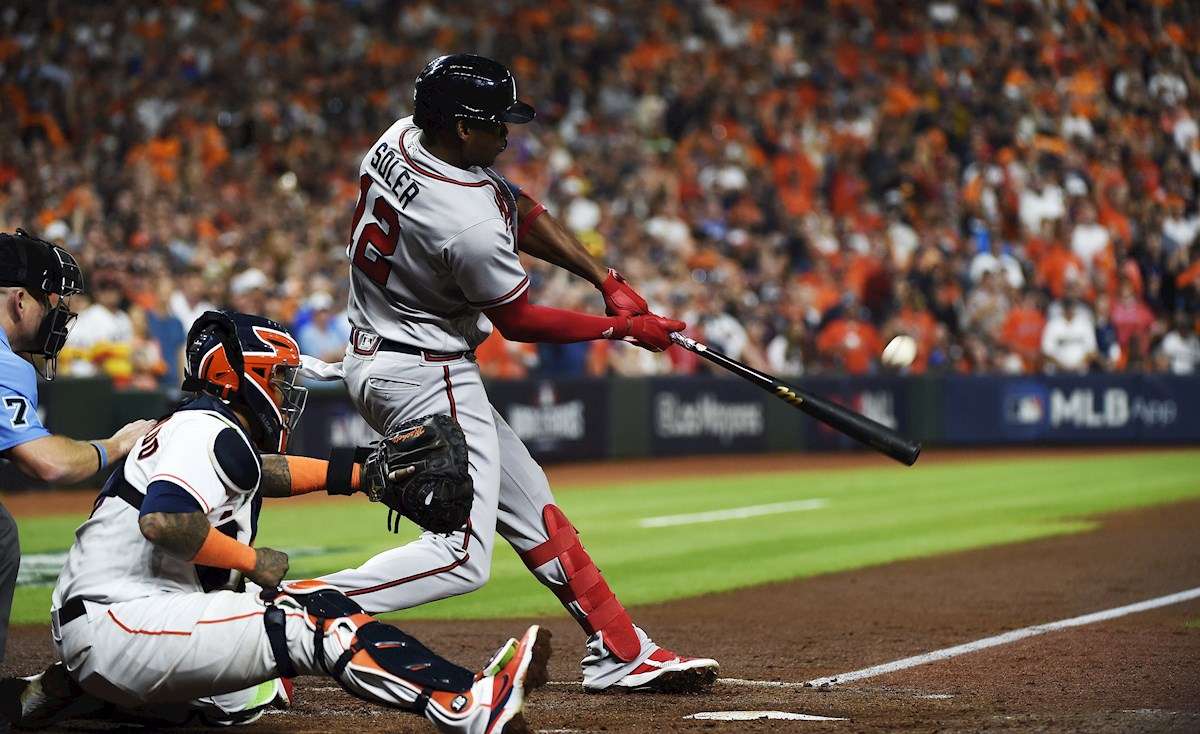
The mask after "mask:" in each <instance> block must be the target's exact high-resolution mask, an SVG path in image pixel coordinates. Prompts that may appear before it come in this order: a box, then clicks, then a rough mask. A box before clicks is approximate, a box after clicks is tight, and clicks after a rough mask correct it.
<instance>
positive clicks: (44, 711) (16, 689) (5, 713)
mask: <svg viewBox="0 0 1200 734" xmlns="http://www.w3.org/2000/svg"><path fill="white" fill-rule="evenodd" d="M105 706H106V705H105V704H104V702H102V701H100V700H99V699H96V698H93V697H92V696H89V695H88V694H86V693H84V692H83V691H82V690H80V689H79V686H78V685H77V684H76V683H75V682H74V681H73V680H71V679H70V677H69V676H68V675H67V669H66V667H65V666H63V664H62V663H54V664H53V665H51V666H50V667H49V668H46V670H45V671H43V672H41V673H38V674H37V675H31V676H29V677H27V678H5V679H4V680H3V681H0V717H3V719H5V720H7V721H8V722H9V723H10V724H11V725H12V727H13V728H14V729H44V728H46V727H48V726H52V725H54V724H57V723H59V722H61V721H65V720H67V719H72V718H76V717H80V716H87V715H89V714H94V713H96V712H98V711H101V710H102V709H104V708H105Z"/></svg>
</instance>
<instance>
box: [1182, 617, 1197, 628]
mask: <svg viewBox="0 0 1200 734" xmlns="http://www.w3.org/2000/svg"><path fill="white" fill-rule="evenodd" d="M1183 626H1184V627H1187V628H1188V629H1192V630H1200V619H1189V620H1188V621H1186V622H1184V623H1183Z"/></svg>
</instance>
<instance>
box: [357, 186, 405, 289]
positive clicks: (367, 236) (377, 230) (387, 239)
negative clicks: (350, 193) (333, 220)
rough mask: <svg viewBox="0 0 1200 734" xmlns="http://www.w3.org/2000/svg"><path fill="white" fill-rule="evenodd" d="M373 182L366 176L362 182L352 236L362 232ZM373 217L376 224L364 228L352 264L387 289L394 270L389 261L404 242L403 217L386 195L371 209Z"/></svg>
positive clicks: (377, 198)
mask: <svg viewBox="0 0 1200 734" xmlns="http://www.w3.org/2000/svg"><path fill="white" fill-rule="evenodd" d="M372 183H373V182H372V180H371V177H370V176H366V175H364V176H362V177H361V178H360V179H359V180H358V188H359V193H358V205H357V206H356V207H355V208H354V223H353V224H351V225H350V233H351V235H352V236H353V233H354V231H355V230H357V229H358V223H359V221H360V220H362V216H363V212H365V211H366V209H367V199H368V198H370V193H371V184H372ZM371 216H373V217H374V218H375V221H374V222H368V223H367V226H365V227H363V230H362V234H360V235H359V236H358V241H357V242H355V243H354V251H353V254H352V255H351V262H352V263H353V264H354V267H356V268H358V269H359V270H361V271H362V272H363V274H364V275H366V276H367V277H368V278H370V279H371V280H372V281H374V282H375V283H377V284H378V285H379V287H380V288H386V287H387V281H388V276H389V275H391V273H392V267H391V265H389V264H388V261H387V258H389V257H391V256H392V253H394V252H396V244H397V243H398V242H399V241H400V215H399V214H397V213H396V210H395V209H393V208H392V207H391V206H389V205H388V203H387V201H386V200H385V199H384V198H383V197H382V196H376V197H375V203H374V205H373V206H372V207H371ZM380 224H383V225H385V226H386V227H387V229H384V228H383V227H381V226H380ZM372 250H373V251H374V252H372Z"/></svg>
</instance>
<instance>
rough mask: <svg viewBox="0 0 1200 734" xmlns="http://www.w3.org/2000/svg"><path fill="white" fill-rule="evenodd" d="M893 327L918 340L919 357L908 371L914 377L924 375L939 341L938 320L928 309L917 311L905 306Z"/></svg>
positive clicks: (898, 314) (897, 315)
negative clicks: (930, 355) (936, 342)
mask: <svg viewBox="0 0 1200 734" xmlns="http://www.w3.org/2000/svg"><path fill="white" fill-rule="evenodd" d="M893 325H894V326H895V328H896V329H897V330H898V331H900V332H901V333H904V334H908V335H909V336H911V337H912V338H913V339H916V340H917V356H916V359H914V360H913V363H912V365H911V366H910V367H909V368H908V371H909V372H910V373H912V374H914V375H919V374H922V373H924V372H925V369H926V368H927V367H928V366H929V354H930V352H932V351H933V345H934V342H935V341H936V339H937V320H936V319H934V318H933V314H931V313H929V311H928V310H926V309H920V310H917V309H914V308H911V307H909V306H905V307H904V308H902V309H900V312H899V313H897V314H896V317H895V319H894V320H893Z"/></svg>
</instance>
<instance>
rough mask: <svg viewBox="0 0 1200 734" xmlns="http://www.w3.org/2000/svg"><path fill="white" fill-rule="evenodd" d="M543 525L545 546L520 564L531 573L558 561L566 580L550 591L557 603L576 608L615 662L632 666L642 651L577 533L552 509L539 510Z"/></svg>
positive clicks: (528, 553)
mask: <svg viewBox="0 0 1200 734" xmlns="http://www.w3.org/2000/svg"><path fill="white" fill-rule="evenodd" d="M542 522H543V523H544V524H545V526H546V535H547V536H548V538H547V540H546V542H544V543H542V544H541V545H539V546H537V547H535V548H531V549H530V550H527V551H525V552H524V553H522V554H521V560H523V561H524V562H525V565H526V566H528V567H529V570H530V571H532V570H534V569H536V568H538V567H540V566H543V565H545V564H547V563H549V562H550V561H553V560H555V559H557V560H558V562H559V564H560V565H561V566H562V570H563V574H564V575H565V576H566V579H567V582H566V584H565V585H563V586H555V587H551V588H553V589H554V593H555V594H557V595H558V599H559V601H561V602H562V603H563V606H565V607H567V608H568V609H571V605H572V604H575V605H577V606H578V607H579V611H580V612H582V615H583V618H582V620H581V621H580V623H581V624H582V625H583V628H584V629H585V630H587V632H588V633H589V634H595V633H597V632H601V633H603V639H604V647H605V648H606V649H608V651H609V652H611V653H612V654H613V655H615V656H616V657H617V658H618V659H620V660H623V661H625V662H632V661H633V660H635V659H636V658H637V656H638V654H639V653H641V651H642V643H641V641H640V640H639V639H638V636H637V632H636V631H635V630H634V628H633V620H632V619H630V618H629V613H628V612H626V611H625V607H623V606H621V602H619V601H617V596H616V594H614V593H613V592H612V589H610V588H609V587H608V582H607V581H605V580H604V577H603V576H602V575H600V569H598V568H596V564H595V563H593V562H592V559H591V556H589V555H588V553H587V551H586V550H584V549H583V545H581V544H580V542H579V532H578V531H577V530H576V529H575V528H574V526H572V525H571V522H570V521H569V520H567V516H566V515H564V514H563V511H562V510H560V509H558V507H557V506H555V505H546V507H545V508H543V509H542Z"/></svg>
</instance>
